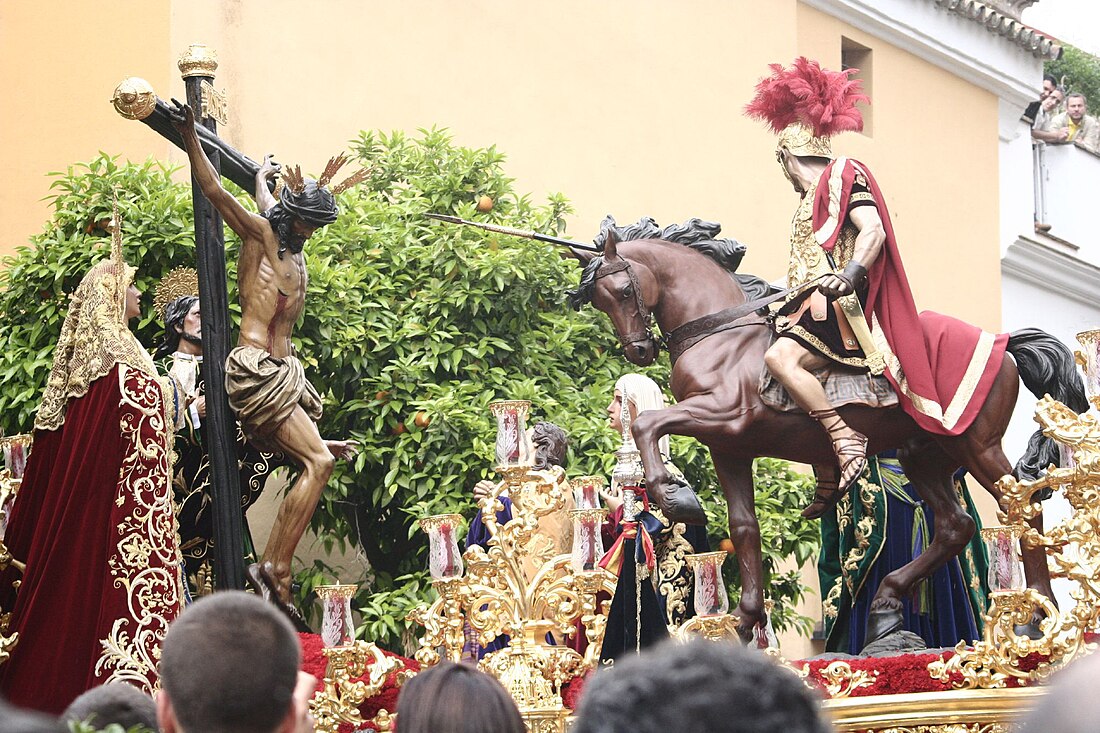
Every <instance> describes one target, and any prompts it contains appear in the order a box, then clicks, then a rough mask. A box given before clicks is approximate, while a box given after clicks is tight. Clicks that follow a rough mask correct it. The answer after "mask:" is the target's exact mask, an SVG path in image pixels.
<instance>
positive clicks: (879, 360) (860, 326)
mask: <svg viewBox="0 0 1100 733" xmlns="http://www.w3.org/2000/svg"><path fill="white" fill-rule="evenodd" d="M837 302H838V303H840V310H841V311H842V312H843V313H844V318H846V319H847V321H848V325H849V326H851V327H852V333H854V334H855V336H856V341H858V342H859V345H860V348H862V349H863V358H864V361H865V362H866V364H867V368H868V369H870V370H871V374H874V375H876V376H877V375H880V374H882V373H883V372H885V371H886V359H885V357H884V356H883V355H882V352H881V351H879V350H878V347H877V346H875V339H874V337H873V336H872V335H871V327H870V326H868V325H867V316H865V315H864V313H863V306H862V305H860V302H859V297H858V296H857V295H856V294H855V293H850V294H849V295H843V296H841V297H839V298H837Z"/></svg>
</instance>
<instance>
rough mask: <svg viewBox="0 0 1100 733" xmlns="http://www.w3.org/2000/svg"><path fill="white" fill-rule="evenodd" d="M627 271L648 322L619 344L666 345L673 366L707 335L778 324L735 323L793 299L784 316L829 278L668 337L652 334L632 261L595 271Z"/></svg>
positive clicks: (679, 329)
mask: <svg viewBox="0 0 1100 733" xmlns="http://www.w3.org/2000/svg"><path fill="white" fill-rule="evenodd" d="M624 270H625V271H626V276H627V277H628V278H629V279H630V285H631V287H632V288H633V289H634V302H635V304H636V305H637V307H638V315H639V317H641V319H642V321H643V322H644V323H645V330H644V331H632V332H630V333H627V334H620V335H619V344H620V345H622V346H623V348H626V347H627V346H629V345H631V344H633V343H636V342H638V341H646V340H650V341H653V342H654V343H656V344H663V345H664V347H665V348H666V349H667V350H668V355H669V358H670V359H671V360H672V363H673V364H675V363H676V360H677V359H678V358H680V356H681V355H682V354H683V353H684V352H685V351H687V350H688V349H690V348H691V347H692V346H694V345H695V344H697V343H699V342H700V341H702V340H703V339H705V338H707V337H708V336H713V335H714V334H716V333H721V332H722V331H728V330H730V329H733V328H741V327H743V326H771V325H772V324H773V323H774V321H775V316H774V315H769V316H767V317H766V318H765V319H764V320H761V321H749V322H747V323H736V321H738V320H739V319H741V318H744V317H745V316H747V315H750V314H752V313H755V312H756V311H758V310H760V309H761V308H764V307H765V306H768V305H771V304H772V303H774V302H776V301H778V300H782V299H784V298H790V300H789V302H788V303H787V304H785V305H784V307H783V308H780V309H779V312H778V313H779V314H782V313H783V312H784V311H787V310H793V309H794V308H797V307H798V304H799V303H801V302H802V300H804V299H805V298H806V297H808V296H809V295H810V293H811V292H813V290H814V289H815V288H816V287H817V283H818V282H819V281H820V280H822V279H824V278H825V277H827V275H821V276H819V277H816V278H814V279H813V280H810V281H808V282H805V283H802V284H801V285H796V286H795V287H793V288H786V289H783V290H779V291H776V292H774V293H771V294H770V295H765V296H764V297H762V298H757V299H755V300H751V301H749V302H748V303H742V304H741V305H735V306H733V307H732V308H726V309H725V310H721V311H718V312H717V313H711V314H708V315H705V316H701V317H699V318H696V319H695V320H692V321H688V322H687V323H684V324H682V325H680V326H677V327H676V328H674V329H672V330H671V331H669V332H668V333H667V334H664V335H663V336H660V337H658V336H657V335H656V334H654V333H653V314H652V313H651V312H650V310H649V308H648V307H647V306H646V304H645V300H643V298H642V288H641V286H640V285H639V284H638V277H637V276H636V275H635V274H634V269H633V268H632V267H631V266H630V262H628V261H627V260H626V258H625V257H624V258H620V259H619V260H618V261H617V262H610V263H604V264H603V265H600V268H599V269H598V270H596V279H597V280H599V279H600V278H602V277H607V276H608V275H613V274H615V273H616V272H622V271H624Z"/></svg>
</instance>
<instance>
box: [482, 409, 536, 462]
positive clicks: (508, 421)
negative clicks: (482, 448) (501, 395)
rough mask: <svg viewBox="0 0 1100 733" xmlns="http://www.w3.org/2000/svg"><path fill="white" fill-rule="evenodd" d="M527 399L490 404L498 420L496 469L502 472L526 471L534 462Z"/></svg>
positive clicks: (490, 410)
mask: <svg viewBox="0 0 1100 733" xmlns="http://www.w3.org/2000/svg"><path fill="white" fill-rule="evenodd" d="M530 411H531V403H530V402H528V401H527V400H505V401H502V402H492V403H490V404H489V412H491V413H492V415H493V417H495V418H496V421H497V440H496V450H495V455H496V470H497V471H498V472H500V473H506V472H512V471H517V470H523V471H526V470H527V469H529V468H530V467H531V466H532V465H533V464H534V456H535V452H534V449H533V448H532V447H531V441H530V440H529V439H528V437H527V415H528V414H529V413H530Z"/></svg>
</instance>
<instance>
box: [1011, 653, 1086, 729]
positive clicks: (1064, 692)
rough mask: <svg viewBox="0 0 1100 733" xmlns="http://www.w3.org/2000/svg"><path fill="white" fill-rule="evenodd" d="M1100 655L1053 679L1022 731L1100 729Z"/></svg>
mask: <svg viewBox="0 0 1100 733" xmlns="http://www.w3.org/2000/svg"><path fill="white" fill-rule="evenodd" d="M1097 677H1100V654H1095V653H1094V654H1093V655H1092V656H1090V657H1086V658H1085V659H1081V660H1079V661H1076V662H1072V663H1071V664H1070V665H1069V666H1068V667H1066V668H1065V669H1063V670H1061V671H1060V672H1056V673H1055V674H1054V676H1053V677H1051V678H1050V685H1049V686H1048V689H1047V694H1046V695H1044V696H1043V698H1042V699H1041V700H1040V701H1039V704H1038V705H1036V706H1035V708H1034V709H1032V711H1031V712H1030V713H1028V714H1027V715H1026V716H1025V717H1024V719H1023V720H1022V721H1021V723H1020V726H1019V728H1018V729H1017V730H1019V731H1020V733H1093V731H1095V730H1100V722H1098V721H1100V699H1098V698H1097V697H1096V678H1097Z"/></svg>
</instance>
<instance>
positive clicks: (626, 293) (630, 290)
mask: <svg viewBox="0 0 1100 733" xmlns="http://www.w3.org/2000/svg"><path fill="white" fill-rule="evenodd" d="M623 297H624V298H633V297H634V286H633V285H627V286H626V287H625V288H623Z"/></svg>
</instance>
